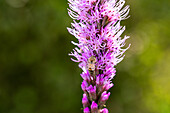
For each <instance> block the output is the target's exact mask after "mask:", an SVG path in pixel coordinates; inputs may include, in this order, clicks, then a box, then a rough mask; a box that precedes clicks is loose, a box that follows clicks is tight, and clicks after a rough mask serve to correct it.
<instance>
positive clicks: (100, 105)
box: [68, 0, 130, 113]
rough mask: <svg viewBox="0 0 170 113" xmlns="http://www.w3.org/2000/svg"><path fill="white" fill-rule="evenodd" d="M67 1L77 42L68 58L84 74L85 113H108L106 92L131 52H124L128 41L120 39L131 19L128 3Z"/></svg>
mask: <svg viewBox="0 0 170 113" xmlns="http://www.w3.org/2000/svg"><path fill="white" fill-rule="evenodd" d="M68 1H69V7H70V8H68V14H69V15H70V17H71V18H72V19H73V20H74V21H73V23H71V28H68V31H69V33H70V34H72V35H74V36H75V37H76V38H77V40H78V42H77V43H75V42H73V41H72V43H73V44H74V45H75V46H77V47H75V49H73V52H71V53H70V54H69V55H70V56H74V57H75V58H76V59H73V58H71V60H73V61H74V62H79V67H80V68H81V69H82V70H83V72H82V74H80V75H81V77H82V78H83V82H82V84H81V88H82V90H83V91H84V94H83V98H82V104H83V108H84V113H90V112H91V113H108V109H107V108H104V107H105V103H106V101H107V100H108V98H109V96H110V92H109V93H107V91H108V90H109V89H110V88H111V87H113V83H112V81H111V80H112V79H113V77H114V76H115V73H116V69H115V66H116V65H117V64H118V63H119V62H121V61H122V60H123V58H124V55H123V54H124V52H125V51H126V50H127V49H128V48H129V47H127V48H126V49H123V48H122V47H124V45H125V41H126V39H128V38H129V37H128V36H125V37H124V38H121V34H122V33H123V32H124V30H125V27H122V26H121V25H120V21H121V20H124V19H126V18H128V13H129V6H125V7H124V8H123V6H124V4H125V0H68ZM129 46H130V45H129Z"/></svg>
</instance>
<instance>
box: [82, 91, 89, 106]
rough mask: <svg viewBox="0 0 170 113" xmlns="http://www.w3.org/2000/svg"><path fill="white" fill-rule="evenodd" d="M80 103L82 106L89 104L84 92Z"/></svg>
mask: <svg viewBox="0 0 170 113" xmlns="http://www.w3.org/2000/svg"><path fill="white" fill-rule="evenodd" d="M82 104H83V107H84V108H86V107H88V105H89V101H88V98H87V96H86V94H85V93H84V94H83V98H82Z"/></svg>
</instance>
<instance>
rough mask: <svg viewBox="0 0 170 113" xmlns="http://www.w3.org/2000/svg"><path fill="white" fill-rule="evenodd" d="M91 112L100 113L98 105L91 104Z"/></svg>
mask: <svg viewBox="0 0 170 113" xmlns="http://www.w3.org/2000/svg"><path fill="white" fill-rule="evenodd" d="M91 112H92V113H97V112H98V105H97V104H96V103H95V102H94V101H93V102H92V104H91Z"/></svg>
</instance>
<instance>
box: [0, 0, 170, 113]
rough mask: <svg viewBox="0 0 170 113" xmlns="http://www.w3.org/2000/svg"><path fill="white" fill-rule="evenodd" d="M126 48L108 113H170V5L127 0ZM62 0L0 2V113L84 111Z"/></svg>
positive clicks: (169, 0)
mask: <svg viewBox="0 0 170 113" xmlns="http://www.w3.org/2000/svg"><path fill="white" fill-rule="evenodd" d="M126 4H129V5H130V6H131V12H130V15H131V17H130V18H129V19H128V20H125V21H123V22H122V25H126V28H127V29H126V31H125V33H124V34H123V35H122V36H124V35H130V36H131V38H130V39H128V41H127V44H129V43H131V44H132V45H131V48H130V49H129V50H128V51H127V52H126V53H125V54H126V57H125V59H124V60H123V61H122V62H121V63H120V64H119V65H118V66H117V67H116V68H117V75H116V76H115V78H114V80H113V82H114V84H115V86H114V87H113V88H111V90H110V91H111V96H110V99H109V100H108V102H107V107H108V108H109V110H110V113H170V28H169V25H170V0H127V3H126ZM67 7H68V4H67V1H66V0H0V113H81V112H82V110H81V107H82V105H81V98H82V93H83V91H82V90H81V87H80V84H81V82H82V78H81V77H80V73H81V69H79V68H78V66H77V65H78V64H77V63H74V62H72V61H71V60H70V57H69V56H68V53H69V52H70V51H72V49H73V48H74V46H73V45H72V44H71V43H70V41H71V40H74V41H76V39H75V38H74V37H73V36H72V35H70V34H69V33H68V32H67V29H66V27H69V26H70V23H71V22H72V19H71V18H70V17H69V16H68V14H67Z"/></svg>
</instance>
